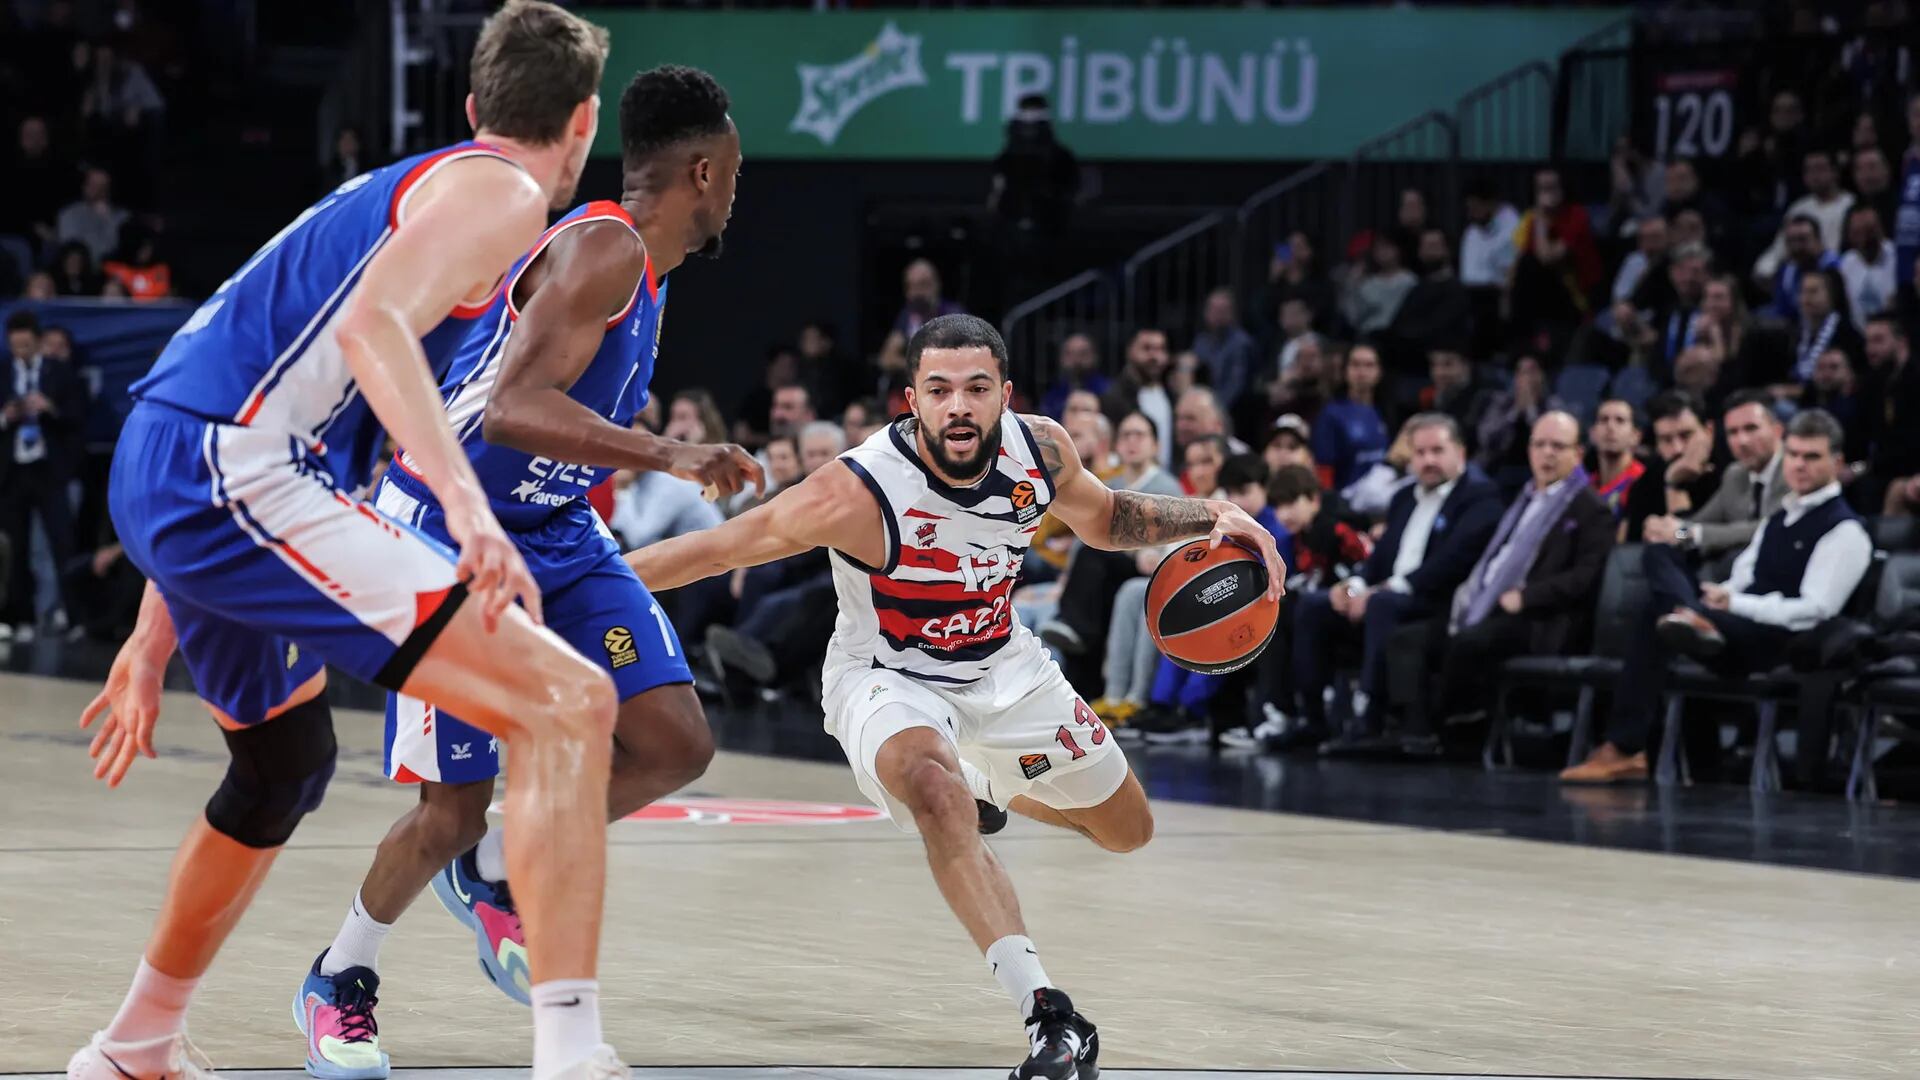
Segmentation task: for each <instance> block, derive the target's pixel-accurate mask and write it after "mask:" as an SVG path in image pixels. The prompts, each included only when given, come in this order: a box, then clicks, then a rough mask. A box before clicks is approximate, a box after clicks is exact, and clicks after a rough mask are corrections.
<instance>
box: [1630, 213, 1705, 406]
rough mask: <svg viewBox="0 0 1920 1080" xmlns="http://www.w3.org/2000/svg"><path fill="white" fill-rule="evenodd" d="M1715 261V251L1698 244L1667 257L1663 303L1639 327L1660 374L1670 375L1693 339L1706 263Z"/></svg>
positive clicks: (1650, 357)
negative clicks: (1683, 350)
mask: <svg viewBox="0 0 1920 1080" xmlns="http://www.w3.org/2000/svg"><path fill="white" fill-rule="evenodd" d="M1712 261H1713V254H1712V252H1709V251H1708V250H1707V249H1706V248H1704V247H1701V246H1700V245H1698V244H1688V245H1686V246H1684V247H1679V248H1675V249H1674V251H1673V254H1672V255H1671V256H1670V257H1669V259H1668V261H1667V273H1666V282H1665V284H1666V289H1665V290H1664V296H1663V299H1664V305H1663V306H1660V307H1655V308H1653V309H1652V311H1653V315H1652V318H1651V319H1650V320H1649V321H1648V322H1647V323H1646V324H1644V325H1643V326H1641V327H1640V333H1641V335H1642V336H1641V338H1640V339H1639V341H1638V344H1639V346H1640V348H1641V349H1642V350H1643V351H1644V353H1645V355H1646V357H1647V359H1649V360H1650V361H1651V363H1650V364H1649V366H1650V367H1651V368H1652V369H1653V371H1654V373H1655V374H1656V376H1657V377H1659V378H1662V379H1664V378H1667V377H1669V376H1670V374H1671V372H1672V371H1673V362H1674V360H1675V359H1677V358H1678V357H1679V355H1680V351H1681V350H1682V349H1685V348H1686V347H1687V346H1688V345H1691V344H1692V343H1693V341H1692V338H1693V331H1694V318H1695V316H1696V315H1698V314H1699V311H1700V304H1701V301H1702V300H1704V299H1705V297H1706V289H1707V266H1708V264H1709V263H1711V262H1712ZM1617 317H1618V316H1617V314H1616V318H1617ZM1630 325H1631V323H1630Z"/></svg>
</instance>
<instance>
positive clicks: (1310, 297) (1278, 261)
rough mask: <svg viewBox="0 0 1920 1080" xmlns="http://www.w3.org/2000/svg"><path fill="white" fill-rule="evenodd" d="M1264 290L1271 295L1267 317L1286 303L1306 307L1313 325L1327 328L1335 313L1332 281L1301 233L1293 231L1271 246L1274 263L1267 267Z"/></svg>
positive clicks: (1309, 242) (1310, 241)
mask: <svg viewBox="0 0 1920 1080" xmlns="http://www.w3.org/2000/svg"><path fill="white" fill-rule="evenodd" d="M1267 288H1268V291H1269V293H1270V294H1271V300H1270V301H1269V303H1268V306H1267V308H1266V310H1267V311H1268V313H1269V315H1271V313H1272V312H1274V311H1278V310H1279V309H1280V308H1281V306H1282V305H1284V304H1286V302H1287V301H1289V300H1298V301H1300V302H1301V303H1303V304H1305V305H1306V306H1307V310H1308V311H1309V312H1310V313H1311V314H1312V318H1311V320H1310V323H1311V324H1312V325H1314V326H1318V327H1322V328H1324V327H1326V326H1327V325H1328V324H1329V321H1330V320H1331V319H1332V318H1333V316H1334V314H1335V306H1336V304H1335V299H1336V294H1335V291H1334V287H1333V282H1332V281H1331V280H1329V279H1328V277H1327V269H1326V267H1324V266H1322V265H1321V264H1320V260H1319V258H1318V257H1317V256H1316V254H1315V251H1314V247H1313V241H1312V240H1310V239H1308V237H1307V234H1306V233H1304V232H1299V231H1295V232H1293V233H1291V234H1289V235H1288V236H1287V238H1286V239H1285V240H1283V241H1281V242H1280V243H1279V244H1276V245H1275V246H1274V249H1273V261H1272V262H1271V263H1270V264H1269V265H1268V267H1267Z"/></svg>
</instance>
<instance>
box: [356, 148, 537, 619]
mask: <svg viewBox="0 0 1920 1080" xmlns="http://www.w3.org/2000/svg"><path fill="white" fill-rule="evenodd" d="M545 224H546V196H545V195H544V194H542V193H541V191H540V188H539V185H537V184H535V183H534V182H533V180H532V179H531V178H529V177H528V176H527V175H526V174H525V173H523V172H521V171H520V170H518V169H511V168H508V167H507V166H505V165H503V164H501V163H500V162H498V161H494V160H490V159H482V158H472V159H467V160H462V161H455V162H453V163H452V164H450V165H448V166H447V167H445V168H444V169H442V170H440V172H439V173H437V174H435V175H434V176H433V177H431V178H430V179H428V180H427V181H426V182H425V183H424V184H423V185H422V186H421V187H420V188H419V189H418V190H416V191H415V192H414V193H413V195H412V196H411V199H410V202H409V203H408V208H407V210H406V217H405V218H404V219H403V220H402V222H401V224H400V227H399V228H398V229H396V230H395V232H394V234H393V237H392V239H390V240H388V241H387V243H386V245H385V246H384V247H382V248H381V249H380V253H379V254H377V255H375V256H374V257H373V260H372V261H371V262H369V263H368V264H367V269H366V273H365V274H364V275H363V276H362V278H361V280H360V285H359V287H357V288H356V289H354V291H353V295H352V297H351V298H349V299H348V301H347V306H346V310H345V313H344V315H343V316H342V318H341V321H340V326H339V328H338V329H337V330H335V332H334V338H335V340H336V341H337V342H338V343H339V346H340V350H341V352H342V354H343V355H344V356H345V358H346V362H347V367H348V369H349V370H350V371H352V373H353V378H354V382H355V383H356V384H358V386H359V388H360V392H361V393H362V394H364V395H366V399H367V404H368V406H370V407H371V408H372V409H373V414H374V415H375V416H376V417H378V418H379V419H380V422H381V424H382V425H384V426H385V427H386V429H387V431H388V433H389V434H391V435H392V436H393V438H394V441H395V442H397V443H399V444H400V445H401V446H402V447H404V448H405V449H406V451H407V454H408V456H409V457H411V458H412V459H413V460H414V462H415V463H416V465H417V466H418V468H419V471H420V475H421V477H422V478H423V479H424V480H425V481H426V483H427V487H429V488H430V489H432V491H433V494H434V496H435V497H436V498H437V499H439V501H440V505H441V507H442V508H444V509H445V510H446V514H447V530H448V532H449V533H451V534H452V536H453V539H454V540H455V542H457V543H458V544H459V545H460V577H461V580H462V581H465V582H467V587H468V588H469V589H470V590H472V592H473V594H474V596H475V598H476V599H479V600H480V601H481V602H482V604H483V605H484V606H483V608H482V613H483V615H484V616H485V617H486V621H487V624H488V626H489V627H491V626H492V625H493V623H494V621H495V620H497V619H498V618H499V616H500V614H501V612H503V611H505V610H506V608H507V606H508V605H509V604H511V603H512V602H513V601H514V599H515V598H516V597H517V598H518V599H520V600H521V601H522V602H524V603H525V604H526V605H527V611H528V613H529V614H531V615H532V616H533V617H534V618H535V619H538V618H539V616H540V590H539V589H538V588H536V587H535V586H534V583H533V578H532V576H531V575H529V574H528V573H527V568H526V563H525V562H524V561H523V560H522V559H521V558H520V554H519V552H518V551H517V550H515V549H514V547H513V544H512V542H511V541H509V540H508V539H507V538H506V534H505V533H503V532H501V531H500V524H499V522H497V521H495V520H494V518H493V512H492V510H491V509H489V508H488V506H487V500H486V496H485V495H484V494H482V493H481V490H480V481H479V480H478V478H476V477H475V476H474V473H473V466H472V465H471V464H469V463H468V462H467V456H466V454H465V453H464V452H462V451H461V449H460V443H459V441H458V440H457V439H455V438H454V434H453V429H452V428H450V427H448V426H447V419H446V413H445V410H444V409H443V407H442V405H441V402H440V389H439V387H438V386H436V385H435V384H434V379H433V373H432V372H431V371H430V370H428V367H427V360H426V354H425V353H424V352H423V351H422V350H421V348H420V337H421V335H423V334H425V333H426V332H427V331H428V330H430V329H432V328H433V327H434V326H436V325H438V324H439V322H440V321H441V320H442V319H444V318H446V316H447V313H448V312H450V311H452V310H453V309H454V307H456V306H457V305H458V304H459V303H460V302H461V301H462V300H463V299H466V298H468V297H470V296H472V295H473V294H475V293H478V292H479V291H480V290H481V289H484V288H485V287H487V286H488V285H491V284H492V283H493V282H494V281H496V280H498V279H499V277H500V275H501V274H503V273H505V272H506V270H507V268H508V267H510V266H512V265H513V261H514V259H516V258H518V257H519V256H520V254H521V253H522V252H524V251H526V249H527V248H528V247H530V246H532V244H533V241H534V240H535V239H536V238H538V237H539V235H540V230H541V229H542V228H543V227H544V226H545Z"/></svg>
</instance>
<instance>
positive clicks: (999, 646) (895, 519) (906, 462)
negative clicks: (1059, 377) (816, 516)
mask: <svg viewBox="0 0 1920 1080" xmlns="http://www.w3.org/2000/svg"><path fill="white" fill-rule="evenodd" d="M916 426H917V421H915V420H914V419H913V418H912V417H902V418H900V419H898V420H895V421H894V422H893V423H891V424H888V425H887V426H886V427H884V428H881V429H880V430H879V431H877V432H875V433H874V435H873V437H872V438H869V439H868V440H867V441H866V442H864V443H861V444H860V445H859V446H856V447H854V448H853V449H851V450H848V451H847V452H846V453H844V454H842V455H840V460H841V461H843V462H845V463H846V464H847V466H848V467H849V468H851V469H852V470H853V471H854V473H855V475H857V476H859V477H860V479H861V480H862V481H864V482H865V483H866V485H867V488H868V490H869V491H871V492H872V493H873V497H874V499H875V500H876V501H878V502H879V504H880V518H881V521H882V522H883V523H884V528H885V529H886V534H887V536H886V550H887V561H886V564H885V565H884V566H866V565H863V564H862V563H860V562H859V561H858V560H856V559H854V558H851V557H850V556H848V555H846V554H845V553H843V552H838V551H836V552H834V554H833V584H834V589H835V591H836V592H837V593H838V595H839V600H840V618H839V622H838V625H837V626H836V628H835V630H834V635H833V641H832V643H831V644H830V645H829V646H828V650H827V663H826V669H827V671H829V672H833V671H836V670H838V669H840V668H842V667H844V666H848V665H854V664H858V665H859V666H863V667H884V668H891V669H893V670H895V671H899V672H901V673H903V674H906V675H909V676H912V677H913V678H915V679H919V680H922V681H925V682H929V683H933V684H936V685H945V686H960V685H965V684H968V683H972V682H974V681H976V680H978V679H980V678H981V677H982V676H984V675H986V674H987V672H988V670H989V669H990V668H991V667H992V666H993V664H994V662H995V660H996V658H997V657H1001V656H1002V654H1003V652H1005V654H1006V655H1007V656H1012V655H1017V654H1018V652H1019V651H1020V648H1021V647H1022V646H1033V645H1035V642H1034V639H1033V635H1032V634H1030V633H1029V632H1028V631H1027V628H1026V627H1024V626H1021V625H1020V621H1019V620H1018V619H1017V618H1015V617H1014V613H1013V588H1014V584H1015V582H1016V581H1017V580H1018V579H1019V576H1020V564H1021V561H1022V560H1023V559H1024V558H1025V557H1026V553H1027V547H1028V545H1029V544H1031V543H1032V541H1033V534H1034V531H1035V530H1036V529H1038V528H1039V527H1040V515H1042V514H1044V513H1046V510H1047V506H1048V505H1049V504H1051V503H1052V502H1053V481H1052V479H1051V478H1050V477H1049V476H1048V475H1047V471H1046V469H1045V468H1043V467H1042V465H1041V461H1040V448H1039V447H1038V446H1037V445H1035V443H1034V439H1033V432H1031V431H1030V430H1028V428H1027V425H1026V423H1025V422H1024V421H1022V420H1021V419H1020V418H1019V417H1018V416H1017V415H1015V414H1014V413H1013V412H1012V411H1011V410H1009V411H1008V412H1006V413H1004V414H1002V416H1001V422H1000V452H999V454H998V455H997V457H996V458H995V460H994V465H993V468H991V469H989V470H988V471H987V474H986V475H985V476H983V477H981V478H980V480H979V482H977V483H975V484H972V485H970V486H968V487H964V488H956V487H952V486H950V485H948V484H947V483H945V482H944V481H942V480H941V479H940V478H939V477H937V476H935V475H934V474H933V470H931V469H930V468H928V467H927V464H926V463H925V462H924V461H922V460H921V458H920V452H919V449H918V447H917V446H916Z"/></svg>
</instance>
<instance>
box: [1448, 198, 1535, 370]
mask: <svg viewBox="0 0 1920 1080" xmlns="http://www.w3.org/2000/svg"><path fill="white" fill-rule="evenodd" d="M1465 202H1466V218H1467V224H1466V228H1464V229H1463V230H1462V231H1461V233H1460V284H1462V285H1464V286H1466V288H1467V297H1468V299H1469V301H1470V302H1471V303H1472V305H1473V325H1474V336H1473V341H1472V343H1471V349H1472V352H1473V353H1474V355H1476V356H1484V355H1486V354H1487V353H1490V352H1492V351H1493V349H1494V347H1495V345H1497V344H1498V342H1499V340H1500V335H1499V326H1500V307H1501V301H1502V299H1503V298H1504V297H1505V295H1506V291H1507V282H1508V280H1509V277H1510V275H1511V274H1512V272H1513V262H1514V259H1515V257H1516V256H1517V255H1518V252H1517V251H1515V249H1514V245H1513V233H1514V230H1515V229H1517V228H1519V226H1520V213H1519V211H1517V210H1515V209H1514V208H1513V207H1512V206H1511V205H1509V204H1508V203H1507V202H1506V201H1505V200H1503V199H1501V198H1500V196H1499V193H1498V192H1497V191H1496V190H1495V188H1494V186H1493V181H1492V180H1491V179H1489V178H1487V177H1485V176H1476V177H1474V178H1473V179H1471V180H1469V181H1468V182H1467V187H1466V198H1465Z"/></svg>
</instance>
